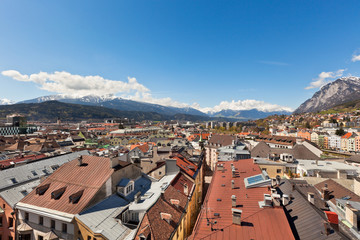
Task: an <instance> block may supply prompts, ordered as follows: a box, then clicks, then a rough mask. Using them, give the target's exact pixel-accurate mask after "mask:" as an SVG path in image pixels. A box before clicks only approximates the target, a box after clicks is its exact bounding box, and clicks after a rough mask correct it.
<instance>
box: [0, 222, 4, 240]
mask: <svg viewBox="0 0 360 240" xmlns="http://www.w3.org/2000/svg"><path fill="white" fill-rule="evenodd" d="M2 225H3V223H2V216H0V227H2ZM0 240H1V239H0Z"/></svg>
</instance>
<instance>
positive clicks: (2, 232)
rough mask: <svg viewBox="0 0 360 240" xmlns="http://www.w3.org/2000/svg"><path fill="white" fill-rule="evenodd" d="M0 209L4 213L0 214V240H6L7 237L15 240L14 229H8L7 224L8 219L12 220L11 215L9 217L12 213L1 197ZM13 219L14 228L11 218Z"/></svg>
mask: <svg viewBox="0 0 360 240" xmlns="http://www.w3.org/2000/svg"><path fill="white" fill-rule="evenodd" d="M0 208H2V209H3V211H4V213H0V216H2V227H1V226H0V236H1V239H2V240H8V239H9V236H11V237H13V239H15V232H14V229H13V228H10V229H9V223H8V219H9V217H10V218H13V215H11V213H12V212H13V209H12V208H11V207H10V205H9V204H7V203H6V202H5V201H4V200H3V199H2V198H1V197H0ZM14 216H15V215H14ZM0 219H1V218H0ZM13 219H14V220H13V225H14V226H15V218H13Z"/></svg>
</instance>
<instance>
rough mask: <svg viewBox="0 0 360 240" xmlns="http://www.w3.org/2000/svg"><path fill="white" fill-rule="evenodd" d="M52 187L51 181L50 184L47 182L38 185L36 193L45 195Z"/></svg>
mask: <svg viewBox="0 0 360 240" xmlns="http://www.w3.org/2000/svg"><path fill="white" fill-rule="evenodd" d="M49 187H50V183H49V184H45V185H43V186H40V187H37V188H36V194H38V195H43V194H44V193H45V192H46V191H47V190H48V189H49Z"/></svg>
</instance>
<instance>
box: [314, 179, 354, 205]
mask: <svg viewBox="0 0 360 240" xmlns="http://www.w3.org/2000/svg"><path fill="white" fill-rule="evenodd" d="M325 184H327V188H328V189H329V191H330V201H331V202H332V203H333V204H336V199H337V198H340V199H341V198H343V197H347V196H349V197H350V199H349V200H350V201H355V202H360V196H358V195H356V194H355V193H354V192H352V191H350V190H349V189H347V188H345V187H343V186H342V185H340V184H339V183H337V182H335V181H334V180H332V179H328V180H325V181H323V182H321V183H318V184H316V185H315V186H314V187H315V188H316V189H317V190H319V191H320V192H321V190H322V188H323V187H325Z"/></svg>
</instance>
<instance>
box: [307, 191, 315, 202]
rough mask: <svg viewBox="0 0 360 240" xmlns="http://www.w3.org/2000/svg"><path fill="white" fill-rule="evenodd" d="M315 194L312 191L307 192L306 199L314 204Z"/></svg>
mask: <svg viewBox="0 0 360 240" xmlns="http://www.w3.org/2000/svg"><path fill="white" fill-rule="evenodd" d="M314 197H315V194H314V193H312V192H308V201H309V202H310V203H311V204H313V205H314V204H315V198H314Z"/></svg>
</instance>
